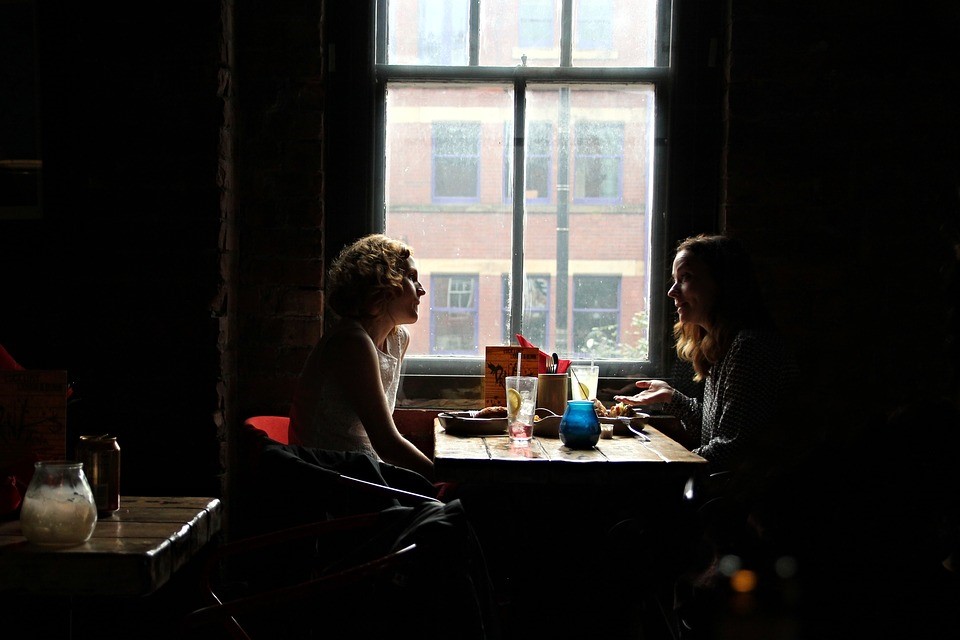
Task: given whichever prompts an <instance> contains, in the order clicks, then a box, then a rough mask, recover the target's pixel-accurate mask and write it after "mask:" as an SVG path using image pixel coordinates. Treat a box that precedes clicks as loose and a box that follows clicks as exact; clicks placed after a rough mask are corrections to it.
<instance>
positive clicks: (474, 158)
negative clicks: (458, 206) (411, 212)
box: [433, 122, 480, 200]
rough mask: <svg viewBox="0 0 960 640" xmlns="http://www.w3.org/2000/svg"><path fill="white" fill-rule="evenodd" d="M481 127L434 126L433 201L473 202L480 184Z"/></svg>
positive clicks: (466, 124)
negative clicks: (456, 200) (465, 200)
mask: <svg viewBox="0 0 960 640" xmlns="http://www.w3.org/2000/svg"><path fill="white" fill-rule="evenodd" d="M479 154H480V123H479V122H437V123H434V125H433V197H434V200H439V199H443V198H458V199H469V200H476V199H477V197H478V196H479V180H480V155H479Z"/></svg>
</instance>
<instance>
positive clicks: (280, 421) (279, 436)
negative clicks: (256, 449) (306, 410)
mask: <svg viewBox="0 0 960 640" xmlns="http://www.w3.org/2000/svg"><path fill="white" fill-rule="evenodd" d="M243 424H245V425H247V426H248V427H253V428H254V429H260V431H263V432H264V433H266V434H267V437H268V438H270V439H271V440H275V441H277V442H279V443H280V444H290V418H289V417H287V416H251V417H249V418H247V419H246V420H244V421H243Z"/></svg>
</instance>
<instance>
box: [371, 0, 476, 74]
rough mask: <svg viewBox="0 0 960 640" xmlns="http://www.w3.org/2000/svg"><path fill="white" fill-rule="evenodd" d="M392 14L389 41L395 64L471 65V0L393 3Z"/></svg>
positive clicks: (413, 0)
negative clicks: (469, 62) (469, 47)
mask: <svg viewBox="0 0 960 640" xmlns="http://www.w3.org/2000/svg"><path fill="white" fill-rule="evenodd" d="M389 14H390V29H389V31H388V34H387V37H388V41H389V45H388V46H389V51H390V58H391V61H392V63H393V64H423V65H465V64H467V63H468V60H469V49H468V43H469V37H468V33H469V31H468V29H469V27H470V22H469V19H470V3H469V0H391V2H389ZM413 16H415V20H414V21H411V20H410V18H411V17H413ZM411 22H415V24H410V23H411ZM394 27H397V28H400V29H402V30H399V31H398V30H397V28H394Z"/></svg>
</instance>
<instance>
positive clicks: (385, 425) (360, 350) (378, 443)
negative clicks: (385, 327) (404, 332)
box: [330, 328, 433, 479]
mask: <svg viewBox="0 0 960 640" xmlns="http://www.w3.org/2000/svg"><path fill="white" fill-rule="evenodd" d="M331 346H333V345H331ZM330 355H331V356H333V358H334V360H333V361H335V362H339V363H341V365H340V370H339V375H340V376H341V386H342V387H343V392H344V395H345V398H346V400H347V403H348V404H349V405H350V406H351V407H353V409H354V411H355V412H356V414H357V416H359V418H360V421H361V422H362V423H363V427H364V429H365V430H366V432H367V436H368V437H369V438H370V444H372V445H373V448H374V450H375V451H376V452H377V455H378V456H380V458H381V459H383V461H384V462H389V463H390V464H393V465H397V466H400V467H406V468H407V469H411V470H413V471H416V472H418V473H420V474H421V475H424V476H426V477H427V478H430V479H432V478H433V461H432V460H430V458H428V457H427V456H425V455H424V454H423V452H422V451H420V450H419V449H418V448H417V447H416V445H414V444H413V443H412V442H410V441H409V440H407V439H406V438H404V437H403V435H402V434H401V433H400V431H399V430H398V429H397V425H396V424H395V423H394V421H393V415H392V414H391V412H390V408H389V406H388V405H387V397H386V392H385V391H384V389H383V383H382V382H381V380H380V360H379V358H378V356H377V348H376V346H374V344H373V341H372V340H371V339H370V337H369V336H368V335H367V334H366V332H365V331H363V330H362V329H360V328H357V329H356V330H354V331H350V332H346V333H345V334H344V335H343V339H342V340H338V341H337V344H336V346H335V347H334V349H332V351H331V354H330Z"/></svg>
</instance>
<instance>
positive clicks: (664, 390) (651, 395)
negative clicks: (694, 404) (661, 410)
mask: <svg viewBox="0 0 960 640" xmlns="http://www.w3.org/2000/svg"><path fill="white" fill-rule="evenodd" d="M636 387H637V388H638V389H641V391H640V392H639V393H637V394H635V395H632V396H613V399H614V400H616V401H617V402H623V403H624V404H629V405H638V404H639V405H648V404H660V403H661V402H670V401H671V400H673V387H671V386H670V385H669V384H667V383H666V382H664V381H663V380H638V381H637V382H636Z"/></svg>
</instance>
